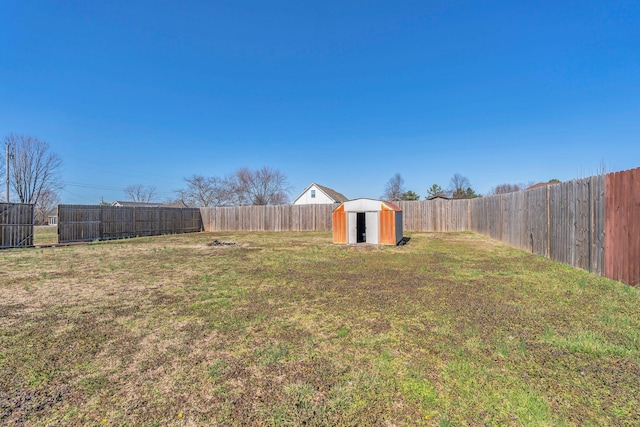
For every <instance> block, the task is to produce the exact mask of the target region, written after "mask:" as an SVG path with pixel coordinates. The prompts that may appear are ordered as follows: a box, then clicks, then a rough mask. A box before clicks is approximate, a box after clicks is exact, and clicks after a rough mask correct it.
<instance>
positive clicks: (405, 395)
mask: <svg viewBox="0 0 640 427" xmlns="http://www.w3.org/2000/svg"><path fill="white" fill-rule="evenodd" d="M214 239H218V240H221V241H237V242H239V243H241V245H239V246H232V247H215V246H207V245H206V244H207V243H209V242H211V241H213V240H214ZM0 266H2V272H3V275H2V279H1V281H0V292H1V295H2V300H1V301H0V422H1V423H7V424H10V423H18V424H20V423H22V424H29V425H98V424H112V425H185V426H187V425H248V424H257V425H303V424H304V425H385V424H387V425H421V424H422V425H458V424H471V425H483V424H493V425H584V424H589V423H591V424H629V425H631V424H634V423H635V422H637V421H638V415H637V410H636V408H637V406H638V403H640V401H639V400H638V399H639V398H638V393H637V391H638V390H637V378H638V377H639V376H640V368H639V367H640V363H639V353H640V349H639V342H640V335H639V332H638V331H639V330H640V322H639V321H638V317H637V312H638V308H639V305H640V295H639V294H638V291H637V290H636V289H633V288H629V287H627V286H625V285H622V284H619V283H615V282H611V281H609V280H606V279H602V278H598V277H595V276H592V275H589V274H587V273H585V272H582V271H578V270H574V269H571V268H569V267H566V266H562V265H559V264H557V263H553V262H551V261H548V260H545V259H543V258H540V257H536V256H533V255H529V254H525V253H522V252H519V251H516V250H513V249H510V248H507V247H506V246H504V245H500V244H497V243H495V242H493V241H491V240H489V239H486V238H484V237H481V236H478V235H475V234H469V233H454V234H415V235H412V240H411V242H410V244H409V245H407V246H404V247H399V248H394V247H382V248H378V247H370V246H367V247H365V246H362V247H358V248H351V247H345V246H339V245H334V244H332V243H331V241H330V235H329V234H328V233H281V234H277V233H253V234H250V233H237V234H219V233H218V234H212V233H198V234H191V235H179V236H161V237H154V238H140V239H132V240H123V241H112V242H101V243H94V244H90V245H85V246H77V247H64V248H47V249H29V250H10V251H3V252H0Z"/></svg>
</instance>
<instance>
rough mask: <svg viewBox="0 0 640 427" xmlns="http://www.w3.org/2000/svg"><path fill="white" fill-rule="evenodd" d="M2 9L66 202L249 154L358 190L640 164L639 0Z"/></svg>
mask: <svg viewBox="0 0 640 427" xmlns="http://www.w3.org/2000/svg"><path fill="white" fill-rule="evenodd" d="M0 21H1V22H2V25H0V137H4V136H6V135H7V134H9V133H10V132H14V133H23V134H29V135H32V136H37V137H39V138H41V139H44V140H46V141H47V142H49V144H50V145H51V149H52V150H53V151H55V152H57V153H58V154H59V155H60V157H61V158H62V160H63V162H64V170H63V173H62V180H63V183H64V184H65V185H66V187H65V189H64V191H63V192H62V202H63V203H89V204H95V203H98V202H99V201H100V200H101V198H104V200H105V201H109V202H111V201H114V200H123V199H125V194H124V191H123V189H124V188H125V187H127V186H129V185H133V184H142V185H150V186H151V185H152V186H155V187H156V188H157V193H158V197H157V199H158V200H159V201H163V200H165V199H167V198H169V197H171V196H172V193H173V192H174V191H175V190H177V189H179V188H183V187H184V181H183V178H184V177H187V176H190V175H193V174H201V175H205V176H224V175H226V174H229V173H231V172H233V171H234V170H236V169H238V168H240V167H243V166H247V167H249V168H252V169H255V168H259V167H262V166H269V167H272V168H275V169H279V170H280V171H282V172H283V173H285V174H286V175H287V177H288V179H289V183H290V184H291V186H292V187H293V188H292V190H293V191H292V193H291V196H292V197H295V196H296V195H297V193H298V192H300V191H302V190H303V189H304V188H305V187H306V186H307V185H308V184H310V183H311V182H317V183H319V184H322V185H325V186H328V187H331V188H333V189H335V190H337V191H340V192H342V193H344V194H345V195H346V196H347V197H349V198H357V197H373V198H377V197H379V196H380V195H381V194H382V192H383V191H384V187H385V184H386V183H387V181H388V180H389V179H390V178H391V177H392V176H393V175H394V174H395V173H396V172H399V173H400V174H401V175H402V177H403V178H404V180H405V187H406V189H407V190H413V191H415V192H416V193H418V194H420V195H421V196H422V197H424V196H425V195H426V189H427V188H428V187H430V186H431V184H434V183H437V184H439V185H441V186H442V187H447V186H448V183H449V179H450V178H451V176H452V175H453V174H454V173H460V174H462V175H464V176H466V177H467V178H468V179H469V180H470V182H471V184H472V186H473V188H474V189H475V190H476V191H477V192H479V193H487V192H489V191H490V189H491V188H492V187H494V186H496V185H498V184H502V183H521V182H529V181H548V180H549V179H551V178H557V179H560V180H562V181H565V180H571V179H575V178H580V177H585V176H589V175H592V174H594V173H597V172H598V170H599V169H600V167H601V165H603V164H604V165H605V166H606V169H607V170H608V171H612V170H623V169H630V168H634V167H638V166H640V2H638V1H602V0H599V1H589V0H581V1H557V0H555V1H548V2H546V1H536V2H530V1H511V0H510V1H424V0H423V1H401V0H395V1H372V0H369V1H344V0H342V1H329V0H323V1H315V2H307V1H278V0H269V1H257V0H256V1H242V0H233V1H215V0H210V1H188V0H179V1H178V0H177V1H162V0H157V1H134V0H125V1H115V0H109V1H37V0H29V1H24V0H2V2H0ZM3 149H4V147H3Z"/></svg>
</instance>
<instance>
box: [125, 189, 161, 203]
mask: <svg viewBox="0 0 640 427" xmlns="http://www.w3.org/2000/svg"><path fill="white" fill-rule="evenodd" d="M124 192H125V194H126V195H127V197H129V199H131V201H133V202H140V203H149V202H151V200H153V196H154V195H155V192H156V187H154V186H148V187H146V186H144V185H142V184H135V185H130V186H128V187H127V188H125V189H124Z"/></svg>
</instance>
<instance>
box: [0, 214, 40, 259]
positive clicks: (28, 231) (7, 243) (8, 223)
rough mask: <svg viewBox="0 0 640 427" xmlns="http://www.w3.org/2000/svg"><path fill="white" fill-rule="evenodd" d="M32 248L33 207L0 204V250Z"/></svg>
mask: <svg viewBox="0 0 640 427" xmlns="http://www.w3.org/2000/svg"><path fill="white" fill-rule="evenodd" d="M29 246H33V205H29V204H24V203H0V249H8V248H21V247H29Z"/></svg>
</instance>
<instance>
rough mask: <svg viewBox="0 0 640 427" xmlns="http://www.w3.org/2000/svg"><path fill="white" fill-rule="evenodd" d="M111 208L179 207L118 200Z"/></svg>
mask: <svg viewBox="0 0 640 427" xmlns="http://www.w3.org/2000/svg"><path fill="white" fill-rule="evenodd" d="M111 206H120V207H123V208H176V207H180V206H177V205H171V204H167V203H144V202H132V201H120V200H116V201H115V202H113V203H112V204H111Z"/></svg>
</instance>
